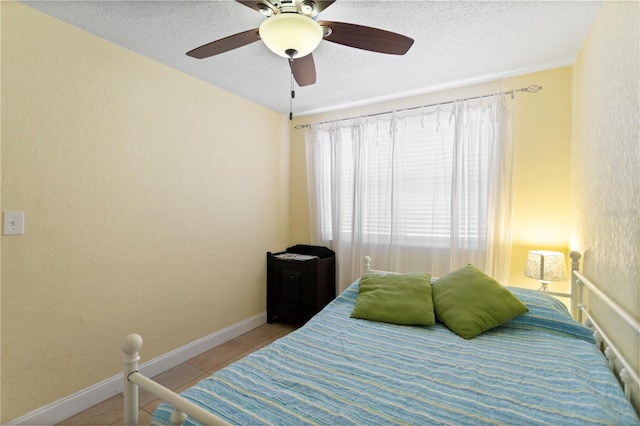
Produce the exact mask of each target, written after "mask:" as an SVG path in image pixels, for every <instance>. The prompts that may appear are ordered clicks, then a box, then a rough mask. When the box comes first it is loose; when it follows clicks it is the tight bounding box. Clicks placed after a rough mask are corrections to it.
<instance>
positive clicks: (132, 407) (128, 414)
mask: <svg viewBox="0 0 640 426" xmlns="http://www.w3.org/2000/svg"><path fill="white" fill-rule="evenodd" d="M140 348H142V336H140V335H139V334H129V335H128V336H127V337H125V338H124V339H123V340H122V344H121V345H120V350H121V351H122V353H123V354H124V357H123V358H122V371H123V376H124V424H125V425H137V424H138V385H136V384H135V383H132V382H130V381H129V375H130V374H131V373H133V372H136V371H138V361H140V355H139V354H138V352H139V351H140Z"/></svg>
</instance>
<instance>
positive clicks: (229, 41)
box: [187, 28, 260, 59]
mask: <svg viewBox="0 0 640 426" xmlns="http://www.w3.org/2000/svg"><path fill="white" fill-rule="evenodd" d="M258 40H260V35H259V34H258V29H257V28H254V29H252V30H249V31H245V32H242V33H238V34H234V35H231V36H229V37H225V38H221V39H220V40H216V41H212V42H211V43H207V44H204V45H202V46H200V47H196V48H195V49H193V50H190V51H188V52H187V55H189V56H191V57H193V58H196V59H203V58H208V57H210V56H214V55H219V54H220V53H224V52H228V51H229V50H233V49H237V48H238V47H242V46H246V45H247V44H250V43H253V42H254V41H258Z"/></svg>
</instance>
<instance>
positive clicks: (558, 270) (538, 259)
mask: <svg viewBox="0 0 640 426" xmlns="http://www.w3.org/2000/svg"><path fill="white" fill-rule="evenodd" d="M524 275H525V277H529V278H534V279H537V280H540V281H564V280H565V279H566V268H565V261H564V254H562V253H560V252H557V251H545V250H532V251H530V252H529V255H528V256H527V268H526V269H525V271H524Z"/></svg>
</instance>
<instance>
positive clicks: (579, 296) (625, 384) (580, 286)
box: [121, 251, 640, 426]
mask: <svg viewBox="0 0 640 426" xmlns="http://www.w3.org/2000/svg"><path fill="white" fill-rule="evenodd" d="M569 257H570V258H571V272H572V274H571V293H570V294H566V293H557V294H555V293H551V292H549V293H548V294H551V295H555V296H560V297H571V313H572V315H573V316H574V318H576V319H577V320H578V321H580V322H583V319H584V324H585V325H587V326H588V327H589V328H591V329H592V330H594V333H593V335H594V338H595V340H596V344H597V345H598V348H599V349H600V350H601V351H602V352H604V355H605V356H606V358H607V360H608V361H609V367H610V368H611V370H612V371H613V373H614V374H615V375H616V376H617V377H619V379H620V381H621V386H622V388H623V390H624V394H625V396H626V397H627V399H628V400H629V401H630V402H632V397H631V394H632V389H633V388H635V389H636V390H637V389H638V388H639V387H640V377H639V376H638V372H636V371H635V370H634V368H633V367H632V365H631V363H630V362H629V361H628V360H627V359H625V357H624V356H623V355H622V353H621V352H620V350H618V348H617V347H616V346H615V345H614V344H613V342H612V340H611V339H610V338H609V337H608V336H607V335H606V334H605V332H604V330H603V329H602V327H601V325H600V324H599V323H598V322H597V320H596V319H595V318H594V317H593V314H592V313H591V312H590V311H589V309H588V307H587V306H586V305H585V304H584V295H585V288H586V289H588V291H589V292H590V294H591V295H594V296H596V297H597V298H598V299H599V300H600V301H602V302H603V303H604V304H605V305H606V306H607V307H608V308H609V309H610V310H611V312H612V313H614V314H616V315H617V316H618V317H620V318H621V319H622V320H623V321H624V322H625V323H626V324H627V325H628V326H629V327H631V330H633V331H634V332H635V334H636V335H637V337H638V339H640V322H638V320H636V319H635V318H633V317H632V316H631V315H630V314H629V313H628V312H626V311H625V310H624V309H623V308H622V307H620V305H618V304H617V303H616V302H614V301H613V300H612V299H611V298H610V297H608V296H607V295H606V294H605V293H603V292H602V290H600V289H599V288H598V287H597V286H596V285H595V284H594V283H593V282H591V281H590V280H589V279H588V278H586V277H585V276H584V275H582V274H581V273H580V271H579V268H580V258H581V257H582V256H581V254H580V253H579V252H576V251H573V252H571V253H570V254H569ZM364 264H365V272H374V271H375V270H374V269H371V258H370V257H369V256H365V258H364ZM377 272H383V271H377ZM141 348H142V337H141V336H140V335H138V334H130V335H128V336H126V337H125V338H124V340H123V341H122V345H121V350H122V352H123V353H124V358H123V370H124V424H125V425H138V409H139V408H138V388H142V389H144V390H146V391H147V392H150V393H152V394H153V395H155V396H157V397H158V398H160V399H162V400H163V401H166V402H168V403H169V404H171V405H173V406H174V407H175V409H174V411H173V413H172V415H171V422H172V423H173V424H174V425H176V426H179V425H182V424H183V423H184V421H185V420H186V418H187V416H191V417H193V418H194V419H196V420H198V421H200V422H202V423H203V424H206V425H228V424H229V423H227V422H226V421H224V420H222V419H221V418H219V417H217V416H215V415H214V414H212V413H210V412H208V411H206V410H204V409H203V408H202V407H200V406H198V405H196V404H194V403H192V402H191V401H189V400H187V399H185V398H183V397H181V396H180V395H178V394H177V393H175V392H173V391H171V390H170V389H167V388H166V387H164V386H162V385H160V384H159V383H156V382H154V381H153V380H151V379H149V378H147V377H146V376H144V375H142V374H141V373H139V372H138V363H139V361H140V355H139V354H138V352H139V351H140V349H141ZM618 365H620V366H621V368H618ZM632 404H633V402H632ZM634 408H635V409H636V412H640V407H638V406H637V404H636V405H635V407H634Z"/></svg>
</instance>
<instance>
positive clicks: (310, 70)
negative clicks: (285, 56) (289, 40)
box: [289, 53, 316, 87]
mask: <svg viewBox="0 0 640 426" xmlns="http://www.w3.org/2000/svg"><path fill="white" fill-rule="evenodd" d="M289 66H290V67H291V72H292V73H293V78H295V79H296V83H298V86H300V87H304V86H310V85H312V84H315V83H316V64H315V62H313V55H312V54H311V53H309V54H308V55H307V56H303V57H302V58H295V59H292V60H290V61H289Z"/></svg>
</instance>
